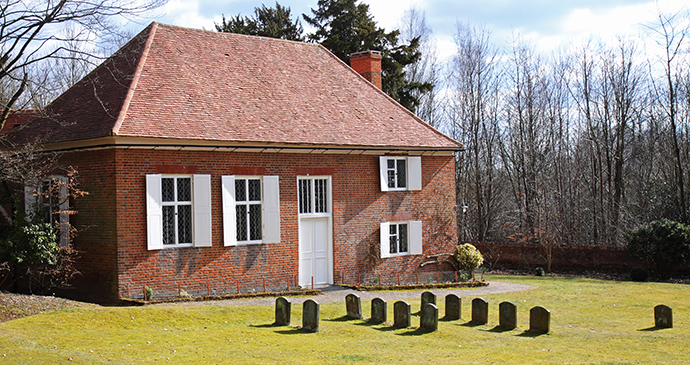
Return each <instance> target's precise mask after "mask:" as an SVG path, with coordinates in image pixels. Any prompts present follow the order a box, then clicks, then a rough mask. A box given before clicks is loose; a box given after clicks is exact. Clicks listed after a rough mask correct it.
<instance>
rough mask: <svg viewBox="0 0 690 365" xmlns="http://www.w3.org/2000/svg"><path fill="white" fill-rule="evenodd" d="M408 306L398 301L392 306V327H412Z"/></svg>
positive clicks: (410, 312)
mask: <svg viewBox="0 0 690 365" xmlns="http://www.w3.org/2000/svg"><path fill="white" fill-rule="evenodd" d="M410 317H412V311H411V310H410V304H408V303H407V302H406V301H404V300H399V301H397V302H395V303H394V304H393V327H398V328H407V327H410V326H411V325H412V322H411V321H412V320H411V318H410Z"/></svg>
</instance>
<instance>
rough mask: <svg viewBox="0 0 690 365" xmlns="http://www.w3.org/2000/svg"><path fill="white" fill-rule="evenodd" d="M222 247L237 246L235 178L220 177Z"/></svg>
mask: <svg viewBox="0 0 690 365" xmlns="http://www.w3.org/2000/svg"><path fill="white" fill-rule="evenodd" d="M221 185H222V189H223V245H224V246H236V245H237V211H236V210H235V176H223V177H222V184H221Z"/></svg>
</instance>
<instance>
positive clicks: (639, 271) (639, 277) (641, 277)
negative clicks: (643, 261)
mask: <svg viewBox="0 0 690 365" xmlns="http://www.w3.org/2000/svg"><path fill="white" fill-rule="evenodd" d="M647 279H649V272H648V271H647V269H643V268H641V267H633V268H632V270H630V280H632V281H637V282H645V281H647Z"/></svg>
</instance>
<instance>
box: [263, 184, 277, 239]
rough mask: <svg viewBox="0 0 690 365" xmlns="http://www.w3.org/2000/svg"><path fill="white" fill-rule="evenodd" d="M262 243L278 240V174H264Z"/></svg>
mask: <svg viewBox="0 0 690 365" xmlns="http://www.w3.org/2000/svg"><path fill="white" fill-rule="evenodd" d="M263 180H264V191H263V195H264V201H263V208H264V209H263V213H264V219H263V224H264V226H263V234H264V237H263V243H279V242H280V186H279V184H278V176H264V179H263Z"/></svg>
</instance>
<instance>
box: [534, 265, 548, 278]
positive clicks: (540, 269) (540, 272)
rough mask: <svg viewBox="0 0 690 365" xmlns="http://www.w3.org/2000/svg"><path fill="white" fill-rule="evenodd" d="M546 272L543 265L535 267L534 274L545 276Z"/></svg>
mask: <svg viewBox="0 0 690 365" xmlns="http://www.w3.org/2000/svg"><path fill="white" fill-rule="evenodd" d="M544 275H546V273H545V272H544V268H543V267H541V266H537V268H535V269H534V276H544Z"/></svg>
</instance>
